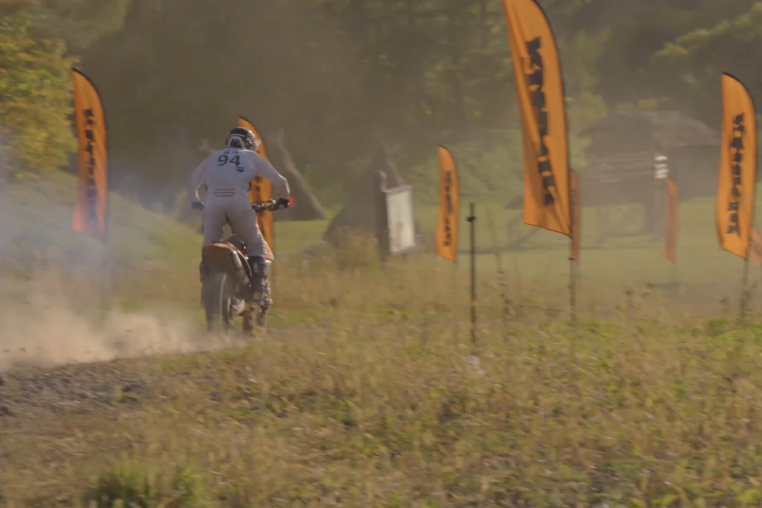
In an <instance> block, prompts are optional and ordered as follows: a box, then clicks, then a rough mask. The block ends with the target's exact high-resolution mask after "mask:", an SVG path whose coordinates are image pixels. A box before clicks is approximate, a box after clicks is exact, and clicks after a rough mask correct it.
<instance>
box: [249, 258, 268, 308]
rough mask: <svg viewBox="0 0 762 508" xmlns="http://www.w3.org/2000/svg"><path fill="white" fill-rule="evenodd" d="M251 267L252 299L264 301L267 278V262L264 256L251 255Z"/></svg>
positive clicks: (258, 301) (259, 301)
mask: <svg viewBox="0 0 762 508" xmlns="http://www.w3.org/2000/svg"><path fill="white" fill-rule="evenodd" d="M249 267H251V274H252V277H251V300H253V301H256V302H257V303H260V304H261V303H262V300H263V297H264V293H265V280H266V279H267V263H265V258H263V257H262V256H249Z"/></svg>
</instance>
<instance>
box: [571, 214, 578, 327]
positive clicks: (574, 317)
mask: <svg viewBox="0 0 762 508" xmlns="http://www.w3.org/2000/svg"><path fill="white" fill-rule="evenodd" d="M572 213H573V212H572ZM572 234H574V233H572ZM576 261H577V258H575V257H574V238H573V237H572V239H571V254H570V255H569V309H570V311H571V322H572V324H576V323H577V270H576Z"/></svg>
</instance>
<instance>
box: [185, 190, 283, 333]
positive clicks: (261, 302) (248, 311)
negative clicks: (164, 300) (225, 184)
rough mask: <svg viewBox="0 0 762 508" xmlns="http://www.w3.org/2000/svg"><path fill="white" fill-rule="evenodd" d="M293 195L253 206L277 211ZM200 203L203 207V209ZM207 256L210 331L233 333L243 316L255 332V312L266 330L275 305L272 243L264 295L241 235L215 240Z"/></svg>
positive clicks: (245, 328) (267, 253)
mask: <svg viewBox="0 0 762 508" xmlns="http://www.w3.org/2000/svg"><path fill="white" fill-rule="evenodd" d="M292 202H293V201H292V199H290V198H280V199H278V200H277V201H276V200H274V199H271V200H270V201H265V202H263V203H252V205H251V208H252V209H253V210H255V211H256V212H257V214H262V213H266V212H270V213H272V212H275V211H277V210H279V209H281V208H289V207H290V206H291V204H292ZM202 207H203V204H200V209H203V208H202ZM204 255H205V257H206V259H207V265H206V273H205V275H204V277H203V283H202V290H201V295H202V296H201V300H202V305H203V307H204V310H205V312H206V326H207V330H208V331H209V332H222V333H223V334H224V335H226V336H227V335H230V333H231V332H232V330H233V325H234V321H235V318H236V317H237V316H241V317H242V318H243V331H244V333H250V332H253V331H254V315H255V314H256V325H257V327H259V329H260V330H262V331H264V330H265V328H266V327H267V311H268V309H269V308H270V305H271V304H272V301H271V300H270V280H269V277H268V275H269V272H270V266H271V265H272V262H273V261H274V260H275V257H274V256H273V253H272V250H271V249H270V246H269V245H267V242H265V255H264V256H263V257H264V258H265V266H266V269H265V274H264V281H263V284H262V294H255V293H254V291H253V290H252V287H251V282H252V280H253V273H252V270H251V267H250V266H249V262H248V258H249V256H248V252H247V249H246V245H245V244H244V243H243V241H241V239H240V238H239V237H238V236H237V235H233V236H231V237H229V238H226V239H225V240H223V241H221V242H217V243H214V244H212V245H210V246H209V247H206V248H205V249H204Z"/></svg>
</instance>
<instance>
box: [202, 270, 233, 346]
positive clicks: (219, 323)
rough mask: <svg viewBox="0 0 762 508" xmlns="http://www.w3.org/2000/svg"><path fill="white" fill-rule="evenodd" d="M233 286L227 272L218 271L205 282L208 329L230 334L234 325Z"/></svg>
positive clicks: (226, 334) (212, 331)
mask: <svg viewBox="0 0 762 508" xmlns="http://www.w3.org/2000/svg"><path fill="white" fill-rule="evenodd" d="M233 297H234V295H233V287H232V284H231V283H230V279H229V278H228V275H227V274H226V273H217V274H215V275H214V276H213V277H212V278H211V279H210V280H209V281H207V282H206V283H205V284H204V309H205V310H206V329H207V330H208V331H209V332H210V333H214V332H221V333H222V334H223V335H225V336H229V335H230V333H231V330H232V327H233V317H234V316H233V312H232V307H233Z"/></svg>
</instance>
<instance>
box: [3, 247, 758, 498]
mask: <svg viewBox="0 0 762 508" xmlns="http://www.w3.org/2000/svg"><path fill="white" fill-rule="evenodd" d="M350 250H351V255H349V256H346V257H345V258H344V259H343V260H339V261H338V262H337V261H336V258H335V257H329V258H326V259H324V260H321V261H317V262H315V263H313V264H311V265H309V266H306V265H304V264H302V263H300V262H291V263H284V264H283V265H282V266H281V267H280V272H279V275H278V276H279V277H280V279H279V281H280V283H279V285H278V292H277V294H276V303H277V305H278V313H279V314H280V315H279V317H278V319H279V320H280V322H281V324H282V326H284V327H282V328H280V329H278V330H275V331H273V332H272V333H271V334H270V336H269V337H268V338H267V340H264V341H262V342H257V343H252V344H249V345H247V346H244V347H240V348H236V349H231V350H227V351H222V352H213V353H203V354H202V353H198V354H190V355H165V356H160V357H140V358H133V359H122V360H117V361H114V362H110V363H97V364H86V365H74V366H66V367H59V368H57V369H32V368H23V369H17V370H15V371H12V372H10V373H9V374H7V375H6V384H5V385H4V386H0V405H2V406H3V408H2V409H0V492H1V493H2V496H3V497H2V501H0V502H4V503H5V504H6V505H8V506H14V507H19V506H57V505H58V506H77V505H83V506H88V505H89V504H95V505H98V506H111V505H112V504H114V503H115V505H117V506H125V507H126V506H130V505H131V504H133V505H135V506H146V507H155V506H164V507H167V506H215V505H216V506H231V507H255V506H256V507H260V506H261V507H264V506H284V507H285V506H288V507H291V506H347V507H350V506H357V507H371V506H378V507H382V506H384V507H386V506H388V507H392V506H397V507H434V506H441V507H444V506H451V507H465V506H484V507H486V506H531V507H540V506H596V505H597V506H601V507H603V506H718V507H719V506H728V507H729V506H747V505H748V506H757V505H759V504H760V503H761V502H762V486H760V482H762V448H760V444H759V443H760V442H762V439H761V438H762V426H760V424H759V421H758V420H757V417H758V413H759V407H760V401H761V400H762V398H761V395H762V394H761V393H760V388H761V387H762V349H761V348H760V338H761V337H762V331H761V330H760V329H759V328H756V327H752V326H750V327H744V328H736V327H734V326H733V325H732V324H731V321H729V320H725V319H722V316H721V315H720V313H719V312H718V310H720V309H718V308H715V309H713V312H714V313H716V317H717V319H708V318H709V317H710V316H711V315H712V314H710V313H708V312H707V311H705V310H703V309H701V310H700V311H699V310H697V309H696V308H693V307H687V306H681V305H680V304H677V303H675V304H672V305H668V302H667V300H666V299H665V298H661V297H659V296H658V295H655V294H649V293H647V292H640V293H638V294H631V295H629V296H628V295H625V294H624V293H621V292H620V293H619V294H613V293H612V294H610V295H597V297H598V298H597V301H598V303H597V304H595V305H594V304H593V302H592V301H588V302H587V303H586V304H585V305H582V306H581V309H582V310H581V314H582V315H583V318H584V319H583V321H582V323H581V324H580V325H579V326H577V327H576V328H572V327H570V326H568V325H567V324H566V315H565V312H564V310H563V309H564V305H565V302H566V292H565V289H564V288H563V283H559V285H558V287H557V288H553V287H550V286H545V287H544V289H542V290H540V289H535V291H534V292H530V291H529V290H528V289H527V288H525V289H524V293H523V294H522V295H521V298H519V297H518V295H516V294H515V292H514V294H512V299H513V300H514V302H513V303H514V305H513V311H514V315H513V316H512V317H511V319H510V321H509V324H508V326H507V327H506V326H504V324H503V322H502V320H501V319H500V318H501V312H502V307H503V304H502V302H501V301H500V299H499V297H498V294H499V289H498V287H497V282H496V281H495V280H493V279H494V278H493V277H488V276H487V275H485V279H484V280H483V281H482V284H481V293H480V297H481V300H480V312H481V317H482V320H481V322H480V326H479V341H478V343H477V344H476V345H474V344H472V343H471V342H470V329H469V324H468V322H467V316H468V312H467V300H466V298H467V292H466V291H465V285H464V283H465V281H464V280H463V274H456V273H455V272H454V271H453V270H452V269H451V267H450V266H447V265H445V264H442V263H438V262H432V260H431V259H426V260H409V261H408V262H407V263H402V262H400V263H393V264H392V266H390V267H387V268H385V269H384V268H381V267H380V266H378V264H377V263H376V262H375V261H373V256H372V253H371V252H369V251H368V249H367V247H366V246H363V245H362V244H359V243H358V244H355V245H353V246H352V247H351V249H350ZM152 277H153V278H152V281H151V282H152V283H151V284H148V283H147V282H142V283H141V282H140V281H138V280H136V279H135V276H134V274H133V275H131V276H130V277H129V280H127V278H119V280H117V283H118V284H120V286H119V287H121V288H122V290H123V291H124V294H130V295H131V296H130V299H133V300H134V299H137V298H143V299H144V300H145V301H159V300H161V299H162V298H165V297H166V296H167V295H168V294H170V293H169V289H162V288H165V287H172V291H173V292H174V294H175V295H178V296H177V303H178V304H180V305H188V306H191V305H194V306H195V305H197V294H198V293H197V286H196V284H197V283H196V281H195V278H190V279H189V278H187V277H186V278H184V279H182V280H185V281H186V282H181V278H180V277H179V276H178V277H177V281H176V282H177V284H181V286H180V287H179V288H178V287H173V286H172V284H174V282H172V284H169V283H168V284H156V283H155V282H156V278H155V275H154V276H152ZM173 280H174V279H173ZM188 280H190V282H188ZM286 281H288V283H286ZM183 284H184V285H183ZM78 287H82V286H78ZM141 288H143V289H142V291H143V292H142V293H141ZM146 288H151V289H150V291H151V293H150V294H149V293H148V292H147V291H149V290H148V289H146ZM120 296H123V295H120ZM516 303H520V304H521V305H520V306H517V305H516ZM699 312H701V313H699ZM196 313H199V312H196ZM604 318H605V321H602V319H604ZM118 499H121V500H122V501H118Z"/></svg>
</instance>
